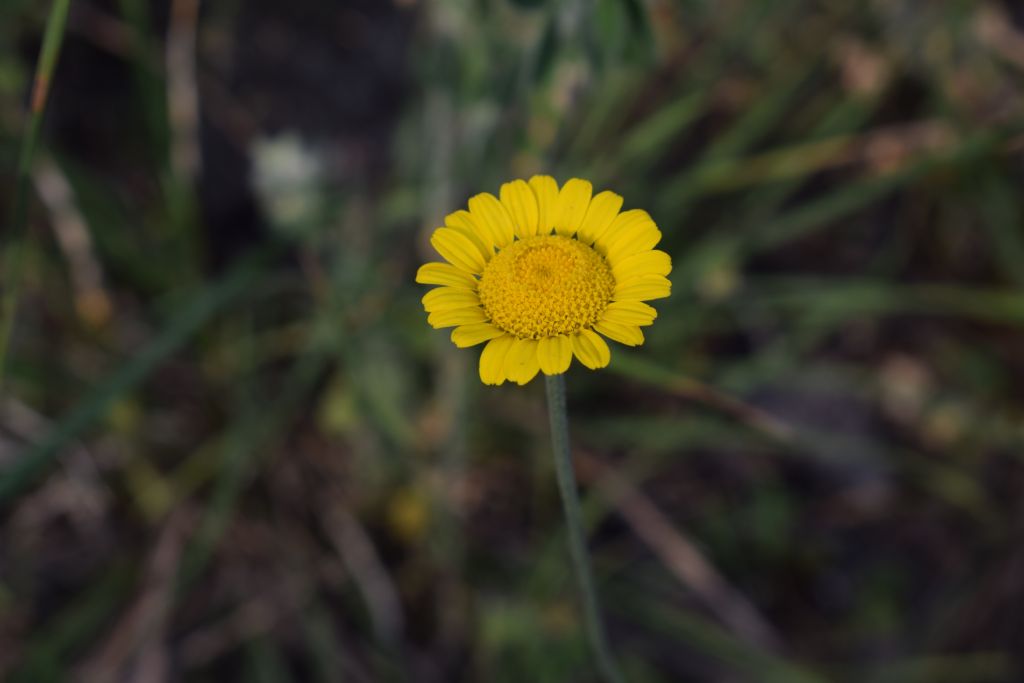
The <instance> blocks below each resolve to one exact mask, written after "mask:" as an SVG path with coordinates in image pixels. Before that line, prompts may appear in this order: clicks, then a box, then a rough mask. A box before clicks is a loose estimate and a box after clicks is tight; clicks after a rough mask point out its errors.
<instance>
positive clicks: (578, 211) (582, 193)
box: [555, 178, 594, 237]
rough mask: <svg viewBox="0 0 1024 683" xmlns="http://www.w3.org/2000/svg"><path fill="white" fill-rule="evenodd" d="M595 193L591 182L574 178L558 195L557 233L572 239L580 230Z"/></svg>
mask: <svg viewBox="0 0 1024 683" xmlns="http://www.w3.org/2000/svg"><path fill="white" fill-rule="evenodd" d="M593 191H594V188H593V186H592V185H591V184H590V182H589V181H586V180H580V179H579V178H572V179H571V180H569V181H568V182H567V183H566V184H565V185H563V186H562V191H561V192H559V193H558V208H557V209H556V211H555V232H557V233H558V234H559V235H564V236H566V237H571V236H572V234H573V233H574V232H576V231H577V230H579V227H580V224H582V223H583V218H584V217H585V216H586V215H587V209H588V208H589V207H590V195H591V193H592V192H593Z"/></svg>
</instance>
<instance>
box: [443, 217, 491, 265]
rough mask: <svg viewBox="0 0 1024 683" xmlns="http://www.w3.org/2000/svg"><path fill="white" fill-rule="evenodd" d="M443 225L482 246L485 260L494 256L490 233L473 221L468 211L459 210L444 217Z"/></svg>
mask: <svg viewBox="0 0 1024 683" xmlns="http://www.w3.org/2000/svg"><path fill="white" fill-rule="evenodd" d="M444 224H445V225H446V226H448V227H449V228H455V229H456V230H458V231H459V232H461V233H463V234H464V235H466V236H467V237H470V238H471V239H474V240H475V241H476V242H478V243H479V244H481V245H483V247H484V251H485V252H486V255H487V260H490V258H491V256H494V239H493V238H492V237H491V233H490V231H488V230H485V229H484V228H482V227H481V226H480V225H479V224H478V223H477V222H476V221H475V220H473V216H472V215H471V214H470V213H469V211H465V210H462V209H460V210H458V211H456V212H455V213H450V214H448V215H447V216H445V217H444Z"/></svg>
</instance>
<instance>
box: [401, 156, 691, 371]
mask: <svg viewBox="0 0 1024 683" xmlns="http://www.w3.org/2000/svg"><path fill="white" fill-rule="evenodd" d="M592 193H593V188H592V186H591V184H590V183H589V182H587V181H586V180H580V179H579V178H573V179H572V180H570V181H568V182H567V183H565V185H563V186H562V188H561V190H559V188H558V183H556V182H555V180H554V178H551V177H550V176H534V177H532V178H530V181H529V182H526V181H524V180H513V181H512V182H509V183H505V184H504V185H502V186H501V193H500V197H501V198H500V199H498V198H497V197H495V196H494V195H492V194H489V193H487V192H484V193H481V194H478V195H476V196H475V197H472V198H471V199H470V200H469V211H456V212H455V213H453V214H451V215H449V216H448V217H447V218H445V225H444V227H441V228H438V229H437V230H435V231H434V234H433V236H432V237H431V238H430V243H431V244H433V245H434V248H435V249H437V251H438V253H439V254H441V256H443V257H444V258H445V260H446V261H447V263H427V264H425V265H423V266H421V267H420V269H419V271H418V272H417V273H416V282H419V283H422V284H426V285H441V286H440V287H437V288H435V289H432V290H431V291H429V292H427V294H426V296H424V297H423V307H424V308H425V309H426V311H427V313H429V316H428V317H427V322H429V323H430V324H431V325H432V326H433V327H435V328H438V329H440V328H443V327H454V328H455V329H454V330H453V331H452V341H453V342H454V343H455V345H456V346H458V347H460V348H465V347H468V346H475V345H476V344H480V343H482V342H487V346H486V347H484V350H483V353H482V354H481V355H480V379H481V380H483V382H484V384H501V383H502V382H504V381H505V380H511V381H513V382H516V383H518V384H526V383H527V382H529V381H530V380H531V379H533V378H534V377H535V376H536V375H537V373H538V372H543V373H544V374H546V375H557V374H559V373H563V372H565V371H566V370H567V369H568V368H569V364H570V363H571V362H572V357H573V356H574V355H575V356H576V358H577V359H578V360H579V361H580V362H581V363H582V364H583V365H585V366H586V367H588V368H591V369H597V368H603V367H604V366H606V365H608V362H609V360H610V359H611V352H610V351H609V350H608V344H606V343H605V341H604V339H603V338H602V337H601V336H600V335H604V336H605V337H608V338H609V339H613V340H615V341H617V342H621V343H622V344H626V345H628V346H637V345H640V344H643V342H644V335H643V332H642V331H641V330H640V328H641V327H643V326H646V325H650V324H651V323H653V322H654V319H655V317H657V315H658V313H657V311H655V310H654V308H652V307H651V306H649V305H648V304H645V303H643V302H644V301H647V300H651V299H660V298H663V297H667V296H668V295H669V293H670V292H671V283H670V282H669V281H668V279H667V278H666V277H665V276H666V275H668V274H669V272H671V270H672V260H671V259H670V258H669V255H668V254H666V253H665V252H663V251H658V250H656V249H654V246H655V245H656V244H658V241H659V240H660V239H661V232H660V231H659V230H658V226H657V225H655V224H654V221H653V220H652V219H651V217H650V216H649V215H648V214H647V212H646V211H642V210H640V209H632V210H629V211H622V212H620V211H619V210H620V209H621V208H622V197H620V196H619V195H617V194H615V193H614V192H607V191H606V192H601V193H599V194H597V195H593V196H592Z"/></svg>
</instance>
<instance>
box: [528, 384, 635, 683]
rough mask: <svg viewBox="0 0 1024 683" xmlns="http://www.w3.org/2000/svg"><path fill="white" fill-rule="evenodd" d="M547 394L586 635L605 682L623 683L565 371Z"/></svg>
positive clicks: (553, 448)
mask: <svg viewBox="0 0 1024 683" xmlns="http://www.w3.org/2000/svg"><path fill="white" fill-rule="evenodd" d="M544 379H545V381H546V387H547V395H548V416H549V418H550V420H551V448H552V451H553V452H554V456H555V475H556V477H557V478H558V488H559V490H560V491H561V494H562V508H563V510H564V511H565V526H566V531H567V532H568V538H569V553H570V554H571V555H572V565H573V569H574V571H575V573H576V584H577V587H578V588H579V591H580V601H581V603H582V607H583V620H584V626H585V627H586V632H587V639H588V640H589V641H590V647H591V649H592V650H593V652H594V657H595V658H596V664H597V669H598V671H599V672H600V674H601V677H602V678H603V679H604V680H605V681H606V683H623V678H622V674H621V673H619V670H618V668H617V667H616V665H615V660H614V659H613V658H612V654H611V648H610V647H609V646H608V637H607V636H606V635H605V629H604V621H603V620H602V618H601V608H600V605H599V603H598V601H597V591H596V590H595V588H594V576H593V571H592V569H591V567H590V555H589V554H588V553H587V543H586V536H585V535H584V533H583V517H582V515H581V513H580V499H579V494H578V493H577V492H576V475H575V473H574V472H573V467H572V453H571V451H570V450H569V418H568V413H567V410H566V403H565V375H545V376H544Z"/></svg>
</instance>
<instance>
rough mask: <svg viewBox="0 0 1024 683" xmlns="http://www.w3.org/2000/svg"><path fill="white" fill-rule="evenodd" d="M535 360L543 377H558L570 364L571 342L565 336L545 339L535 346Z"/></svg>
mask: <svg viewBox="0 0 1024 683" xmlns="http://www.w3.org/2000/svg"><path fill="white" fill-rule="evenodd" d="M537 360H538V361H539V362H540V369H541V371H542V372H543V373H544V374H545V375H560V374H562V373H563V372H565V371H566V370H568V369H569V363H571V362H572V340H571V339H569V337H566V336H565V335H559V336H557V337H546V338H544V339H541V340H540V342H539V343H538V344H537Z"/></svg>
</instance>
